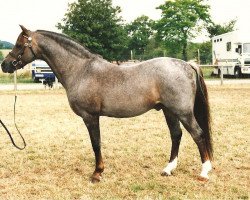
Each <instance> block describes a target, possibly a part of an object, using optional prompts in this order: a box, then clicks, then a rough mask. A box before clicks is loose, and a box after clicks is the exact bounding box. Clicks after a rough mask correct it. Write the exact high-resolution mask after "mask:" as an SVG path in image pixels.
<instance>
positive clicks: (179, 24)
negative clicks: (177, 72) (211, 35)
mask: <svg viewBox="0 0 250 200" xmlns="http://www.w3.org/2000/svg"><path fill="white" fill-rule="evenodd" d="M209 8H210V7H209V6H208V5H205V4H204V1H203V0H175V1H166V2H165V3H164V4H162V5H160V6H159V7H158V8H157V9H161V11H162V14H161V19H160V20H159V21H157V23H156V25H155V29H156V30H157V34H158V36H157V37H158V38H159V39H161V40H163V41H164V43H165V45H166V47H170V48H171V49H174V48H180V49H181V51H182V58H183V59H184V60H187V45H188V40H189V39H190V38H194V37H195V35H196V33H197V32H199V31H200V30H201V28H202V23H208V22H210V15H209Z"/></svg>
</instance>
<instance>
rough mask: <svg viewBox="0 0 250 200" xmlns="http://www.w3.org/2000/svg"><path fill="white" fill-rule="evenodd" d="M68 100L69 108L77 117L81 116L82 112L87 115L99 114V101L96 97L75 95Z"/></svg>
mask: <svg viewBox="0 0 250 200" xmlns="http://www.w3.org/2000/svg"><path fill="white" fill-rule="evenodd" d="M68 99H69V104H70V107H71V108H72V110H73V111H74V112H75V113H76V114H77V115H79V116H82V115H83V113H84V112H87V113H89V114H96V113H99V112H100V99H99V98H98V97H95V96H91V97H90V96H88V95H82V96H81V95H79V94H77V95H71V96H68Z"/></svg>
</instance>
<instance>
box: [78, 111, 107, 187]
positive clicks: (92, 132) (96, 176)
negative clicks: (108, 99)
mask: <svg viewBox="0 0 250 200" xmlns="http://www.w3.org/2000/svg"><path fill="white" fill-rule="evenodd" d="M83 121H84V123H85V125H86V126H87V129H88V131H89V136H90V139H91V143H92V147H93V150H94V153H95V161H96V166H95V171H94V173H93V175H92V177H91V181H92V183H96V182H99V181H100V180H101V173H102V172H103V170H104V164H103V160H102V154H101V138H100V126H99V116H92V115H87V116H84V117H83Z"/></svg>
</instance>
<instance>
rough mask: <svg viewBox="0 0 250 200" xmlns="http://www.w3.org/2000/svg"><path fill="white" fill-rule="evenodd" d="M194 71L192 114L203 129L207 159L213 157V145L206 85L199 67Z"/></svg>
mask: <svg viewBox="0 0 250 200" xmlns="http://www.w3.org/2000/svg"><path fill="white" fill-rule="evenodd" d="M194 69H195V71H196V75H197V77H196V85H197V90H196V97H195V104H194V116H195V118H196V120H197V122H198V124H199V126H200V127H201V129H202V131H203V138H204V140H205V145H206V150H207V153H208V156H209V159H210V160H212V159H213V145H212V132H211V126H210V109H209V102H208V93H207V87H206V85H205V82H204V78H203V74H202V71H201V70H200V68H199V67H198V68H197V67H196V68H194Z"/></svg>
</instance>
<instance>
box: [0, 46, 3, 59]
mask: <svg viewBox="0 0 250 200" xmlns="http://www.w3.org/2000/svg"><path fill="white" fill-rule="evenodd" d="M0 49H1V48H0ZM1 60H3V53H2V51H0V61H1Z"/></svg>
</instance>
